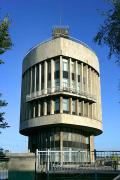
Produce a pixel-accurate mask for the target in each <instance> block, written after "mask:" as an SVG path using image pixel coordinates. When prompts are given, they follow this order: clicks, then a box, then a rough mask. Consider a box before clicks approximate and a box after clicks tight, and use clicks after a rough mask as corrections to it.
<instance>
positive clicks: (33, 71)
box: [32, 66, 35, 92]
mask: <svg viewBox="0 0 120 180" xmlns="http://www.w3.org/2000/svg"><path fill="white" fill-rule="evenodd" d="M34 88H35V66H33V67H32V92H34Z"/></svg>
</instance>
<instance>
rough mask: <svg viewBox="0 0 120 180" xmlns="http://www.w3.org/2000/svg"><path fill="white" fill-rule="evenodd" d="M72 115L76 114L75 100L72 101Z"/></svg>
mask: <svg viewBox="0 0 120 180" xmlns="http://www.w3.org/2000/svg"><path fill="white" fill-rule="evenodd" d="M72 114H76V103H75V100H74V99H73V100H72Z"/></svg>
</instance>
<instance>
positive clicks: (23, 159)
mask: <svg viewBox="0 0 120 180" xmlns="http://www.w3.org/2000/svg"><path fill="white" fill-rule="evenodd" d="M8 157H9V162H8V176H9V180H26V179H29V180H34V179H35V154H33V153H20V154H19V153H14V154H13V153H11V154H9V155H8Z"/></svg>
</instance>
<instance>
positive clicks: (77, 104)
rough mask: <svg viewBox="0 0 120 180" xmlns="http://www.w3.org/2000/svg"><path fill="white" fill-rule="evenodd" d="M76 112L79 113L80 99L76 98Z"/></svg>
mask: <svg viewBox="0 0 120 180" xmlns="http://www.w3.org/2000/svg"><path fill="white" fill-rule="evenodd" d="M76 114H77V115H79V100H78V99H77V100H76Z"/></svg>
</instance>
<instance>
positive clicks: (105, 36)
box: [94, 0, 120, 63]
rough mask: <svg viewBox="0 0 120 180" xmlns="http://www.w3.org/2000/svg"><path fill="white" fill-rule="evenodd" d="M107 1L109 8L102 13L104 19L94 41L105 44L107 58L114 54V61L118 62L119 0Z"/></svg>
mask: <svg viewBox="0 0 120 180" xmlns="http://www.w3.org/2000/svg"><path fill="white" fill-rule="evenodd" d="M108 3H111V9H110V10H108V11H107V12H105V13H104V16H105V17H106V19H105V21H104V23H103V25H101V26H100V28H99V31H98V32H97V34H96V36H95V37H94V42H96V43H97V44H98V45H103V44H105V45H107V46H108V47H109V58H111V56H112V55H115V56H116V57H117V60H116V62H119V63H120V0H108Z"/></svg>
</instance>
